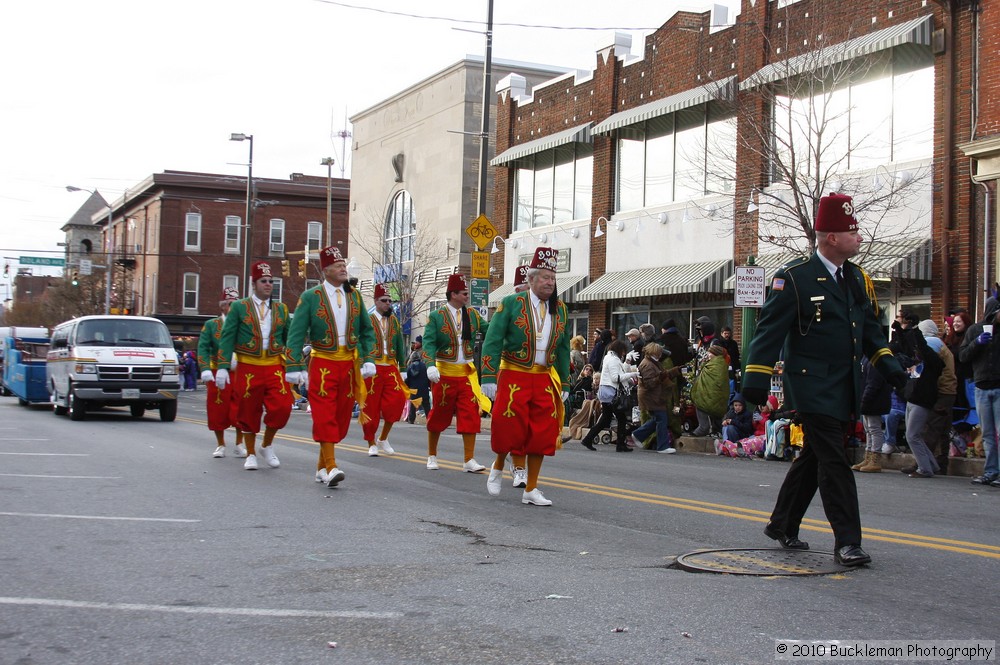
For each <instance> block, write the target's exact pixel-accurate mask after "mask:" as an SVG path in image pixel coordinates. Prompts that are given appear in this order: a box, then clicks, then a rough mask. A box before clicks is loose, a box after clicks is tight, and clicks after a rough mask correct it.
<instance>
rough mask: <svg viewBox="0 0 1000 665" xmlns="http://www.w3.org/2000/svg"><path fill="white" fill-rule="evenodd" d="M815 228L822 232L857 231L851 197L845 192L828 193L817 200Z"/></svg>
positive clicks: (856, 221)
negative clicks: (817, 210)
mask: <svg viewBox="0 0 1000 665" xmlns="http://www.w3.org/2000/svg"><path fill="white" fill-rule="evenodd" d="M816 230H817V231H823V232H824V233H836V232H838V231H857V230H858V220H857V219H855V217H854V203H853V199H852V198H851V197H850V196H848V195H847V194H829V195H827V196H824V197H823V198H821V199H820V200H819V212H818V213H816Z"/></svg>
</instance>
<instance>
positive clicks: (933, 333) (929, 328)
mask: <svg viewBox="0 0 1000 665" xmlns="http://www.w3.org/2000/svg"><path fill="white" fill-rule="evenodd" d="M917 329H918V330H919V331H920V332H921V333H922V334H923V336H924V337H937V336H938V335H940V334H941V333H940V331H939V330H938V327H937V324H936V323H934V322H933V321H931V320H930V319H924V320H923V321H921V322H920V323H918V324H917Z"/></svg>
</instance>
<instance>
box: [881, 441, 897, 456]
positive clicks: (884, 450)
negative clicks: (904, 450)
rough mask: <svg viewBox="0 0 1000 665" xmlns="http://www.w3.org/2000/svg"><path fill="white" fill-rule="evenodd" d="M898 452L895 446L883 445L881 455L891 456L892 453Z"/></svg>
mask: <svg viewBox="0 0 1000 665" xmlns="http://www.w3.org/2000/svg"><path fill="white" fill-rule="evenodd" d="M898 452H899V448H897V447H896V446H894V445H892V444H891V443H883V444H882V454H883V455H891V454H893V453H898Z"/></svg>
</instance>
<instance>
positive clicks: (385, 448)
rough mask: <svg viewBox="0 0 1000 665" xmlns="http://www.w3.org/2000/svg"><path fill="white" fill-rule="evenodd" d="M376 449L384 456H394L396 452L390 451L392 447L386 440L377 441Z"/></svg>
mask: <svg viewBox="0 0 1000 665" xmlns="http://www.w3.org/2000/svg"><path fill="white" fill-rule="evenodd" d="M378 449H379V452H383V453H385V454H386V455H395V454H396V451H395V450H393V449H392V446H390V445H389V441H388V440H386V439H379V442H378Z"/></svg>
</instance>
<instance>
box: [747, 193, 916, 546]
mask: <svg viewBox="0 0 1000 665" xmlns="http://www.w3.org/2000/svg"><path fill="white" fill-rule="evenodd" d="M815 229H816V242H817V250H816V252H815V253H813V255H812V256H810V257H809V258H806V259H799V260H797V261H794V262H792V263H790V264H788V265H786V266H784V267H783V268H781V269H780V270H778V272H777V273H776V274H775V276H774V279H773V280H772V281H771V291H770V293H769V295H768V297H767V300H766V301H765V302H764V308H763V310H762V311H761V315H760V322H759V323H758V324H757V332H756V335H755V336H754V338H753V341H752V342H751V344H750V350H749V354H748V358H747V366H746V371H745V373H744V379H743V396H744V397H745V398H746V399H747V400H748V401H750V402H753V403H754V404H762V403H764V402H765V401H766V400H767V395H768V392H769V389H770V385H771V374H772V372H773V369H774V364H775V362H776V361H777V360H778V358H779V356H780V355H781V352H782V347H784V361H785V365H784V374H783V380H784V390H785V399H786V401H787V402H788V403H789V405H790V406H792V407H793V408H795V409H797V410H798V414H799V418H800V419H801V420H802V426H803V430H804V435H805V439H804V445H803V447H802V452H801V453H800V454H799V456H798V457H797V458H796V459H795V461H794V462H793V463H792V466H791V468H790V469H789V470H788V475H786V476H785V481H784V483H783V484H782V486H781V490H780V491H779V492H778V500H777V502H776V503H775V506H774V510H773V512H772V513H771V519H770V521H769V522H768V523H767V526H766V527H764V534H765V535H766V536H768V537H769V538H771V539H773V540H777V541H779V542H780V543H781V545H782V547H784V548H786V549H809V545H808V544H807V543H805V542H803V541H801V540H799V537H798V535H799V525H800V523H801V522H802V517H803V516H804V515H805V512H806V509H807V508H808V507H809V503H810V502H811V501H812V498H813V496H814V495H815V494H816V490H817V488H818V489H819V492H820V496H821V497H822V499H823V508H824V510H825V511H826V517H827V519H828V520H830V526H831V527H833V533H834V538H835V541H836V545H835V553H834V558H835V560H836V562H837V563H839V564H841V565H843V566H860V565H864V564H867V563H869V562H870V561H871V557H870V556H868V554H867V553H866V552H865V551H864V550H863V549H861V515H860V511H859V508H858V491H857V486H856V485H855V483H854V474H853V473H852V472H851V467H850V463H849V462H848V459H847V453H846V451H845V447H844V444H845V437H846V435H847V433H848V430H849V428H850V425H851V423H852V422H853V421H854V420H855V419H856V418H857V414H858V413H859V407H860V399H861V358H862V356H865V357H867V358H868V359H869V360H870V361H871V363H872V365H873V366H874V367H875V369H877V370H878V371H879V372H881V373H882V374H883V375H884V376H885V377H886V378H887V379H888V380H889V381H890V382H891V383H893V384H894V385H902V384H903V383H905V381H906V375H905V374H904V373H903V370H902V368H901V367H900V365H899V363H898V362H897V361H896V359H895V358H894V357H893V356H892V353H891V352H890V351H889V349H888V347H887V343H886V339H885V335H884V334H883V332H882V325H881V323H880V322H879V320H878V303H877V302H876V300H875V292H874V287H873V286H872V283H871V280H870V279H869V277H868V275H866V274H865V273H864V271H863V270H861V268H859V267H858V266H857V265H856V264H854V263H851V262H850V261H849V260H848V259H850V258H851V257H853V256H856V255H857V253H858V252H859V251H860V249H861V234H860V233H859V232H858V222H857V219H855V217H854V206H853V202H852V200H851V197H849V196H845V195H842V194H830V195H829V196H825V197H823V198H822V199H821V200H820V204H819V211H818V213H817V215H816V222H815Z"/></svg>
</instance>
